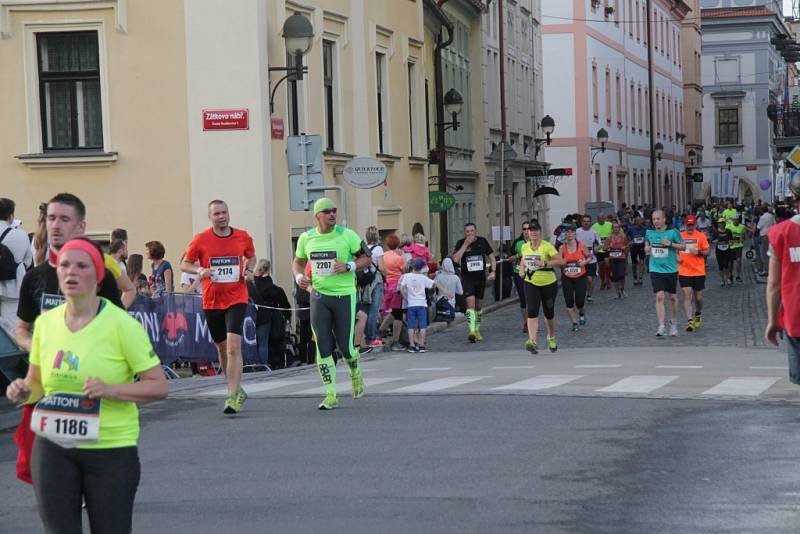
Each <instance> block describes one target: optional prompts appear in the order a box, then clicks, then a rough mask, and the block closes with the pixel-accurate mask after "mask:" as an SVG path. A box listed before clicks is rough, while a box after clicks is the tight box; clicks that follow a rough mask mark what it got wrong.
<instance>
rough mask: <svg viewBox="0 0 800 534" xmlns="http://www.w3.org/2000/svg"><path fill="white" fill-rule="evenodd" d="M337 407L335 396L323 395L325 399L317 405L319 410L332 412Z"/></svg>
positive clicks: (337, 402)
mask: <svg viewBox="0 0 800 534" xmlns="http://www.w3.org/2000/svg"><path fill="white" fill-rule="evenodd" d="M338 407H339V400H338V399H337V398H336V395H325V398H324V399H322V402H321V403H319V409H320V410H333V409H334V408H338Z"/></svg>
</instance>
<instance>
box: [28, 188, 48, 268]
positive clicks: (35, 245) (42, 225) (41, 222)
mask: <svg viewBox="0 0 800 534" xmlns="http://www.w3.org/2000/svg"><path fill="white" fill-rule="evenodd" d="M31 252H32V253H33V265H34V266H36V265H41V264H42V263H44V261H45V258H46V257H47V202H42V203H41V204H39V217H37V219H36V231H35V232H33V239H31Z"/></svg>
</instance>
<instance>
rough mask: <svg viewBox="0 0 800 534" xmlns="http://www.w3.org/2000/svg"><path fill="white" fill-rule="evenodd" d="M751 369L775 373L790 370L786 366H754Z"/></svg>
mask: <svg viewBox="0 0 800 534" xmlns="http://www.w3.org/2000/svg"><path fill="white" fill-rule="evenodd" d="M750 369H762V370H765V371H775V370H778V371H786V370H787V369H789V368H788V367H787V366H785V365H754V366H751V367H750Z"/></svg>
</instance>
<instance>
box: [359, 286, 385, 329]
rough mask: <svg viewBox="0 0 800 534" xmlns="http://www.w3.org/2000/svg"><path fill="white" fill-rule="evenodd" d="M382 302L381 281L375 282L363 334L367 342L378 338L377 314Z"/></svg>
mask: <svg viewBox="0 0 800 534" xmlns="http://www.w3.org/2000/svg"><path fill="white" fill-rule="evenodd" d="M382 304H383V283H382V282H381V283H377V284H375V287H373V288H372V302H371V303H370V305H369V313H368V314H367V326H366V328H365V329H364V336H365V338H366V342H367V343H372V341H373V340H375V339H377V338H378V314H379V313H380V311H381V305H382Z"/></svg>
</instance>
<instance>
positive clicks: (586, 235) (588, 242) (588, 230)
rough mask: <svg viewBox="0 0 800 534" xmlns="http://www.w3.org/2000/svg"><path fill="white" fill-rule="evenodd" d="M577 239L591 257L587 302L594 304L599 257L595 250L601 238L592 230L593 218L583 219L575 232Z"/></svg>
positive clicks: (587, 272) (588, 265)
mask: <svg viewBox="0 0 800 534" xmlns="http://www.w3.org/2000/svg"><path fill="white" fill-rule="evenodd" d="M575 237H576V238H577V239H578V241H580V242H581V243H582V244H583V248H584V249H586V253H587V254H589V255H591V259H590V260H589V262H588V263H587V264H586V281H587V284H586V302H592V301H593V299H592V291H593V290H594V279H595V277H596V276H597V256H596V255H595V250H596V249H597V247H598V246H599V245H600V236H599V235H597V232H596V231H595V230H594V229H593V228H592V216H591V215H584V216H583V218H582V219H581V227H580V228H578V230H577V232H575Z"/></svg>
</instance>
